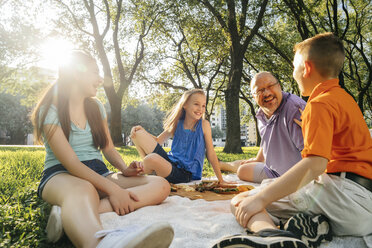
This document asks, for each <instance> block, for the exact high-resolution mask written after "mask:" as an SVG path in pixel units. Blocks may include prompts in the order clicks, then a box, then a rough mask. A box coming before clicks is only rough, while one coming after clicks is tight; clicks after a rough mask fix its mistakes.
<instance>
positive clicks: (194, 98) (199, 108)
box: [183, 93, 206, 120]
mask: <svg viewBox="0 0 372 248" xmlns="http://www.w3.org/2000/svg"><path fill="white" fill-rule="evenodd" d="M205 106H206V98H205V95H204V94H200V93H195V94H193V95H191V96H190V98H189V99H188V100H187V102H186V103H185V105H183V109H184V110H185V112H186V118H191V119H194V120H199V119H200V118H202V117H203V115H204V113H205Z"/></svg>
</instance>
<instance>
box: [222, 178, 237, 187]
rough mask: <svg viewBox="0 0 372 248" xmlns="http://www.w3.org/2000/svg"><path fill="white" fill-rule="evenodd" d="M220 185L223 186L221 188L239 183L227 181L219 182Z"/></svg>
mask: <svg viewBox="0 0 372 248" xmlns="http://www.w3.org/2000/svg"><path fill="white" fill-rule="evenodd" d="M218 184H219V185H221V186H224V185H229V184H237V182H234V181H232V182H230V181H225V180H223V179H222V180H218Z"/></svg>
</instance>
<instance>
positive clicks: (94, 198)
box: [42, 173, 102, 247]
mask: <svg viewBox="0 0 372 248" xmlns="http://www.w3.org/2000/svg"><path fill="white" fill-rule="evenodd" d="M42 197H43V199H44V200H45V201H47V202H48V203H50V204H52V205H58V206H60V207H61V217H62V223H63V229H64V231H65V233H66V234H67V236H68V237H69V239H70V240H71V242H72V243H73V244H74V246H76V247H96V246H97V244H98V243H99V241H100V240H99V239H97V238H95V237H94V234H95V233H96V232H97V231H99V230H102V225H101V222H100V219H99V215H98V209H99V205H100V199H99V196H98V192H97V190H96V189H95V187H94V186H93V185H92V184H91V183H89V182H88V181H85V180H83V179H80V178H78V177H74V176H72V175H70V174H68V173H61V174H58V175H55V176H54V177H52V178H51V179H50V180H49V181H48V182H47V184H46V185H45V187H44V190H43V193H42Z"/></svg>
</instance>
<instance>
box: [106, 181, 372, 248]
mask: <svg viewBox="0 0 372 248" xmlns="http://www.w3.org/2000/svg"><path fill="white" fill-rule="evenodd" d="M224 177H225V179H226V180H234V181H237V180H236V179H237V178H236V176H235V175H227V176H224ZM193 183H195V182H193ZM242 183H243V182H242ZM245 184H246V182H245ZM252 185H254V186H257V184H256V185H255V184H252ZM229 204H230V201H229V200H226V201H212V202H211V201H205V200H190V199H188V198H183V197H180V196H170V197H168V198H167V199H166V200H165V201H164V202H163V203H162V204H160V205H157V206H149V207H144V208H141V209H138V210H136V211H135V212H133V213H130V214H128V215H125V216H118V215H116V214H115V213H113V212H112V213H104V214H101V216H100V217H101V221H102V223H103V227H104V228H105V229H112V228H121V227H130V226H132V225H134V224H135V225H139V226H145V225H149V224H151V223H156V222H163V221H167V222H168V223H170V224H171V225H172V227H173V229H174V239H173V242H172V244H171V246H170V247H172V248H187V247H190V248H199V247H200V248H206V247H211V246H212V245H213V244H214V242H215V241H217V240H218V239H220V238H222V237H225V236H228V235H233V234H239V233H244V229H243V228H242V227H241V226H240V225H239V224H238V223H237V222H236V220H235V218H234V216H233V215H232V214H231V212H230V207H229ZM368 238H369V239H370V240H368V243H370V244H372V236H369V237H368ZM366 241H367V240H366ZM321 247H327V248H336V247H337V248H339V247H345V248H346V247H347V248H350V247H358V248H364V247H367V245H366V242H365V241H364V239H363V238H358V237H334V238H333V241H332V242H330V243H323V244H322V246H321ZM370 247H371V246H370Z"/></svg>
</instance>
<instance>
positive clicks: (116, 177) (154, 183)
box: [99, 173, 170, 213]
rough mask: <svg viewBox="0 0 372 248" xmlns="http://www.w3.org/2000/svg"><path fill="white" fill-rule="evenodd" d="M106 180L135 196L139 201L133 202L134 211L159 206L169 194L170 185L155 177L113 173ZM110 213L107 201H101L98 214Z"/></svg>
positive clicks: (110, 208) (109, 205)
mask: <svg viewBox="0 0 372 248" xmlns="http://www.w3.org/2000/svg"><path fill="white" fill-rule="evenodd" d="M106 178H107V179H109V180H111V181H113V182H114V183H116V184H117V185H119V186H120V187H122V188H124V189H127V190H129V191H131V192H133V193H134V194H135V195H137V197H138V198H139V201H138V202H134V209H139V208H141V207H144V206H149V205H156V204H160V203H161V202H163V201H164V200H165V199H166V198H167V197H168V195H169V192H170V185H169V183H168V182H167V180H165V179H164V178H161V177H157V176H138V177H125V176H123V175H122V174H121V173H115V174H111V175H108V176H107V177H106ZM112 211H113V209H112V207H111V204H110V202H109V200H108V199H107V198H104V199H102V200H101V204H100V206H99V213H104V212H112Z"/></svg>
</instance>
